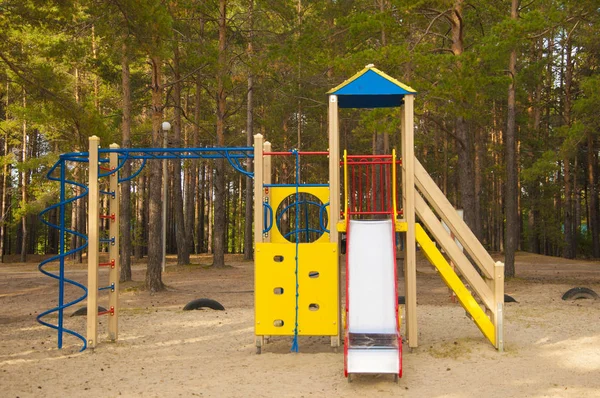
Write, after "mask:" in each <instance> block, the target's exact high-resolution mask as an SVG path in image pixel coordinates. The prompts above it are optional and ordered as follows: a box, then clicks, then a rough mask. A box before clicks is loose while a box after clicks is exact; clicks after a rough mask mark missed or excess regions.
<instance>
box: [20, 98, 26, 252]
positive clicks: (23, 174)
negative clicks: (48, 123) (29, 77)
mask: <svg viewBox="0 0 600 398" xmlns="http://www.w3.org/2000/svg"><path fill="white" fill-rule="evenodd" d="M26 107H27V99H26V97H25V91H23V108H26ZM22 137H23V146H22V149H21V163H22V165H23V171H22V172H21V209H23V208H25V207H26V206H27V185H28V184H27V168H26V167H25V162H26V161H27V121H26V120H23V136H22ZM21 231H22V232H21V262H22V263H24V262H26V261H27V232H28V231H27V213H26V212H23V214H22V215H21Z"/></svg>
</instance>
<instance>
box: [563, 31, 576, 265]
mask: <svg viewBox="0 0 600 398" xmlns="http://www.w3.org/2000/svg"><path fill="white" fill-rule="evenodd" d="M571 51H572V45H571V37H570V36H567V37H566V45H565V52H566V65H565V69H566V70H565V87H564V90H565V102H564V109H563V118H564V124H565V126H566V127H570V126H571V102H572V92H571V88H572V83H573V62H572V60H571V58H572V57H571ZM563 162H564V173H563V179H564V184H565V202H564V219H563V222H564V228H565V239H564V247H563V257H565V258H575V255H576V247H575V246H574V234H575V231H573V217H574V214H573V210H574V205H573V180H572V179H571V178H572V175H571V161H570V157H569V154H568V153H567V151H565V155H564V158H563Z"/></svg>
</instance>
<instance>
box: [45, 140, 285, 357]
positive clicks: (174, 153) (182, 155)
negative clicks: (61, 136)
mask: <svg viewBox="0 0 600 398" xmlns="http://www.w3.org/2000/svg"><path fill="white" fill-rule="evenodd" d="M111 153H117V154H118V155H119V156H118V157H119V163H118V166H117V168H116V169H114V170H110V171H107V172H99V173H98V178H101V177H107V176H110V175H112V174H114V173H118V172H119V170H120V169H121V168H122V167H123V166H124V165H125V163H126V162H127V161H136V160H138V161H141V164H140V166H139V168H138V169H137V170H136V171H135V172H134V173H132V174H131V175H130V176H127V177H123V178H119V182H124V181H129V180H132V179H134V178H135V177H137V176H138V175H139V174H140V173H141V172H142V170H143V169H144V167H145V166H146V162H147V161H148V160H150V159H227V161H228V162H229V164H230V165H231V166H232V167H233V168H234V169H235V170H237V171H239V172H240V173H242V174H244V175H245V176H248V177H254V174H253V173H251V172H249V171H247V170H245V169H244V168H243V167H242V166H241V164H240V160H243V159H252V158H254V148H253V147H231V148H228V147H223V148H221V147H216V148H99V149H98V154H99V160H98V161H99V162H100V163H101V164H107V163H108V162H109V159H108V158H107V157H106V156H107V155H109V154H111ZM102 156H105V157H102ZM88 161H89V153H88V152H70V153H65V154H62V155H60V158H59V160H58V161H57V162H56V163H55V164H54V165H53V166H52V167H51V168H50V170H49V171H48V173H47V174H46V176H47V178H48V179H49V180H51V181H57V182H59V183H60V201H59V203H57V204H53V205H51V206H49V207H48V208H46V209H44V210H42V211H41V212H40V214H39V218H40V220H41V222H42V223H44V224H45V225H47V226H48V227H49V228H54V229H57V230H58V231H59V233H60V238H59V253H58V254H57V255H55V256H52V257H50V258H48V259H46V260H44V261H42V262H41V263H40V265H39V266H38V269H39V271H40V272H41V273H43V274H44V275H46V276H49V277H50V278H53V279H56V280H58V306H56V307H54V308H51V309H49V310H47V311H44V312H42V313H41V314H39V315H38V316H37V318H36V319H37V321H38V322H39V323H40V324H42V325H44V326H47V327H49V328H52V329H54V330H57V331H58V348H62V346H63V333H67V334H70V335H72V336H75V337H77V338H79V339H80V340H81V341H82V342H83V346H82V348H81V350H80V351H84V350H85V349H86V348H87V340H86V339H85V337H83V336H82V335H81V334H79V333H77V332H75V331H73V330H70V329H67V328H65V327H64V310H65V309H66V308H68V307H71V306H73V305H75V304H77V303H79V302H81V301H83V300H84V299H86V298H87V294H88V289H87V287H86V286H84V285H83V284H81V283H79V282H76V281H74V280H71V279H68V278H66V277H65V258H66V257H67V256H69V255H71V254H74V253H77V252H78V251H82V250H84V249H85V248H86V247H87V246H88V237H87V236H86V235H85V234H82V233H80V232H78V231H75V230H72V229H69V228H67V226H66V224H65V217H66V206H67V205H68V204H69V203H73V202H74V201H76V200H80V199H82V198H84V197H85V196H87V194H88V193H89V189H88V187H87V186H86V185H84V184H82V183H79V182H76V181H73V180H70V179H68V178H67V176H66V165H67V162H76V163H87V162H88ZM59 168H60V176H59V177H56V176H55V175H54V173H55V172H56V170H57V169H59ZM67 184H68V185H70V186H75V187H80V188H83V192H82V193H81V194H80V195H77V196H73V197H70V198H68V197H67V189H66V186H67ZM100 193H102V194H105V195H114V192H108V191H101V192H100ZM57 208H58V209H59V212H60V215H59V217H60V224H59V225H56V224H53V223H51V222H49V221H47V220H46V219H45V216H46V214H47V213H48V212H50V211H51V210H54V209H57ZM271 213H272V210H271ZM272 223H273V218H272V215H271V224H272ZM66 234H70V235H75V236H77V237H80V238H82V239H83V241H84V244H83V245H81V246H79V247H76V248H71V249H70V250H68V251H67V250H66V240H65V239H66ZM100 241H101V242H106V243H112V244H114V239H113V240H111V239H100ZM55 261H58V263H59V273H58V275H56V274H53V273H51V272H49V271H46V270H45V269H44V267H45V265H46V264H48V263H51V262H55ZM65 284H69V285H73V286H76V287H78V288H80V289H81V290H82V291H83V294H82V295H81V296H80V297H78V298H77V299H75V300H72V301H70V302H68V303H65V302H64V297H65ZM110 288H113V289H114V286H107V287H103V288H99V290H107V289H110ZM55 312H56V313H58V322H57V324H52V323H49V322H47V321H45V320H44V319H43V318H44V317H46V316H47V315H50V314H52V313H55Z"/></svg>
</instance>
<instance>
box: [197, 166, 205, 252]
mask: <svg viewBox="0 0 600 398" xmlns="http://www.w3.org/2000/svg"><path fill="white" fill-rule="evenodd" d="M197 178H198V184H197V185H198V194H197V195H198V196H197V198H196V219H197V222H196V228H197V231H198V233H197V235H198V246H197V249H196V253H198V254H199V253H204V242H206V235H205V233H204V219H205V214H206V212H205V211H204V206H205V201H204V198H205V197H206V196H205V191H206V188H207V187H206V164H205V162H202V163H201V164H200V169H199V170H198V176H197Z"/></svg>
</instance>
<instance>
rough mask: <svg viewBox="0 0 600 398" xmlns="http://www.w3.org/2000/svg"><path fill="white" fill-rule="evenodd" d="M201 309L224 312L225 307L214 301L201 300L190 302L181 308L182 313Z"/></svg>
mask: <svg viewBox="0 0 600 398" xmlns="http://www.w3.org/2000/svg"><path fill="white" fill-rule="evenodd" d="M201 308H210V309H212V310H217V311H225V307H223V305H221V303H219V302H218V301H216V300H212V299H208V298H201V299H196V300H192V301H190V302H189V303H187V304H186V305H185V307H183V310H184V311H192V310H199V309H201Z"/></svg>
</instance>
